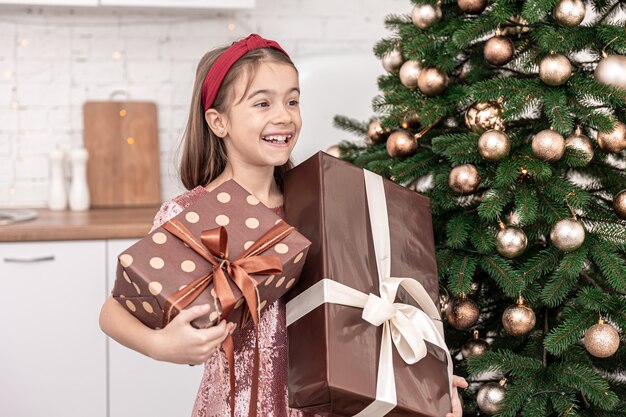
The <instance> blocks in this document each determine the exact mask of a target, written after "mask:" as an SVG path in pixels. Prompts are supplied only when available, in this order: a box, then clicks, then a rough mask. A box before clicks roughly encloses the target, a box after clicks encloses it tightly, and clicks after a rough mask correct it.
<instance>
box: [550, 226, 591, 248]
mask: <svg viewBox="0 0 626 417" xmlns="http://www.w3.org/2000/svg"><path fill="white" fill-rule="evenodd" d="M550 240H551V241H552V244H553V245H554V246H555V247H556V248H557V249H560V250H562V251H563V252H569V251H573V250H576V249H578V248H580V247H581V246H582V244H583V243H584V242H585V228H584V227H583V225H582V224H580V222H579V221H578V220H576V219H570V218H566V219H561V220H559V221H558V222H556V223H555V224H554V226H552V229H551V230H550Z"/></svg>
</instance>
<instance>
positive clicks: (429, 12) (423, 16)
mask: <svg viewBox="0 0 626 417" xmlns="http://www.w3.org/2000/svg"><path fill="white" fill-rule="evenodd" d="M439 19H441V7H440V6H439V5H438V4H437V5H433V4H427V3H426V4H417V5H415V7H413V12H412V13H411V20H412V21H413V24H414V25H415V26H416V27H417V28H419V29H422V30H423V29H428V28H429V27H431V26H432V25H434V24H435V23H437V22H438V21H439Z"/></svg>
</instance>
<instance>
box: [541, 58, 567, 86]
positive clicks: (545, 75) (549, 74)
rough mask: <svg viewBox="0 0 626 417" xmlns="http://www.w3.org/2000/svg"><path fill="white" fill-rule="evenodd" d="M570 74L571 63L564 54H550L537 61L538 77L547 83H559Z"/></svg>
mask: <svg viewBox="0 0 626 417" xmlns="http://www.w3.org/2000/svg"><path fill="white" fill-rule="evenodd" d="M571 75H572V64H571V63H570V62H569V59H567V57H566V56H565V55H561V54H550V55H548V56H546V57H545V58H543V59H542V60H541V62H540V63H539V78H540V79H541V81H543V82H544V83H546V84H548V85H561V84H564V83H566V82H567V80H569V77H570V76H571Z"/></svg>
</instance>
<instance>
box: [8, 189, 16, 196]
mask: <svg viewBox="0 0 626 417" xmlns="http://www.w3.org/2000/svg"><path fill="white" fill-rule="evenodd" d="M9 195H15V187H11V188H9Z"/></svg>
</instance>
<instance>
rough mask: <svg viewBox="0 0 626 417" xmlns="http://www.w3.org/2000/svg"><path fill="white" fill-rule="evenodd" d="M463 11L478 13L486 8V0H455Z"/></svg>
mask: <svg viewBox="0 0 626 417" xmlns="http://www.w3.org/2000/svg"><path fill="white" fill-rule="evenodd" d="M456 4H457V5H458V6H459V9H461V11H462V12H463V13H467V14H480V13H482V11H483V10H485V9H486V8H487V0H456Z"/></svg>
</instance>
